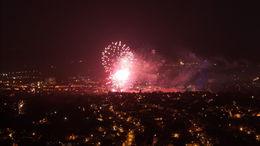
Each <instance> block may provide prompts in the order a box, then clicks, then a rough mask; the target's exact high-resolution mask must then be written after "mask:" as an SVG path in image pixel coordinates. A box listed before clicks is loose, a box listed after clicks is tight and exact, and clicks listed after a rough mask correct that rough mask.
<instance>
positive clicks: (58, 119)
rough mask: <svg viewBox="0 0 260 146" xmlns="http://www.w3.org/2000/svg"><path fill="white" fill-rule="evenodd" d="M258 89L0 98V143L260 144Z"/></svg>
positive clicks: (3, 95) (259, 99) (12, 95)
mask: <svg viewBox="0 0 260 146" xmlns="http://www.w3.org/2000/svg"><path fill="white" fill-rule="evenodd" d="M259 97H260V96H259V94H254V95H250V94H241V93H219V94H213V93H204V92H187V93H149V94H148V93H143V94H134V93H132V94H130V93H129V94H127V93H124V94H119V93H118V94H106V95H82V96H78V95H15V94H2V95H1V97H0V117H1V118H0V145H12V144H13V145H16V144H18V145H19V146H20V145H26V146H30V145H37V146H38V145H187V146H190V145H194V146H195V145H244V146H245V145H259V144H260V98H259Z"/></svg>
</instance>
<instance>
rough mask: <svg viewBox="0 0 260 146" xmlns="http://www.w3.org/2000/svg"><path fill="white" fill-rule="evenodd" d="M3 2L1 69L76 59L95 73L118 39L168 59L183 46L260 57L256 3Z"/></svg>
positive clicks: (224, 54) (206, 53)
mask: <svg viewBox="0 0 260 146" xmlns="http://www.w3.org/2000/svg"><path fill="white" fill-rule="evenodd" d="M1 3H2V6H1V7H2V8H1V34H2V35H1V40H2V41H1V43H2V45H1V66H0V67H1V71H9V70H15V69H21V68H24V67H25V68H26V67H28V68H38V69H41V68H46V67H49V66H50V65H55V66H60V70H62V71H64V70H68V65H71V64H73V63H74V62H77V61H79V60H83V61H84V62H83V63H84V64H85V66H86V68H92V69H94V70H95V69H97V70H98V69H99V68H101V65H100V56H101V51H102V49H103V48H104V47H105V46H106V45H108V44H109V43H110V42H111V41H118V40H121V41H123V42H125V43H127V44H128V45H129V46H131V47H132V48H134V49H138V48H146V47H149V48H151V49H155V50H157V52H159V53H160V54H161V55H162V56H165V57H167V58H171V57H175V54H176V52H179V51H182V49H183V48H185V49H188V50H192V51H193V52H195V53H196V54H198V55H201V56H204V57H206V58H211V57H223V58H226V59H231V60H239V59H246V60H249V61H252V62H257V63H259V62H260V57H259V52H260V50H259V49H260V42H259V41H260V19H259V18H260V15H259V14H260V9H259V6H260V3H259V2H253V1H252V2H250V1H245V2H244V3H239V2H237V1H235V2H226V1H223V2H219V1H210V2H209V1H208V0H207V1H201V2H198V1H193V2H192V3H191V2H181V3H180V2H172V1H165V2H162V1H157V2H151V1H143V2H131V3H129V2H128V3H126V2H123V1H121V2H94V1H66V2H65V1H63V0H62V1H55V2H54V1H18V0H17V1H14V0H2V1H1ZM83 66H84V65H83Z"/></svg>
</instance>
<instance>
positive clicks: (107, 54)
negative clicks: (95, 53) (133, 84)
mask: <svg viewBox="0 0 260 146" xmlns="http://www.w3.org/2000/svg"><path fill="white" fill-rule="evenodd" d="M101 59H102V65H103V66H104V69H105V72H106V73H107V74H108V82H107V84H108V85H109V86H110V88H111V90H112V91H124V90H126V89H127V88H129V85H130V79H131V69H132V66H133V60H134V55H133V53H132V52H131V50H130V48H129V47H128V46H126V45H125V44H122V42H121V41H119V42H115V43H114V42H112V44H110V45H108V46H107V47H106V48H105V49H104V51H103V52H102V57H101Z"/></svg>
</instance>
